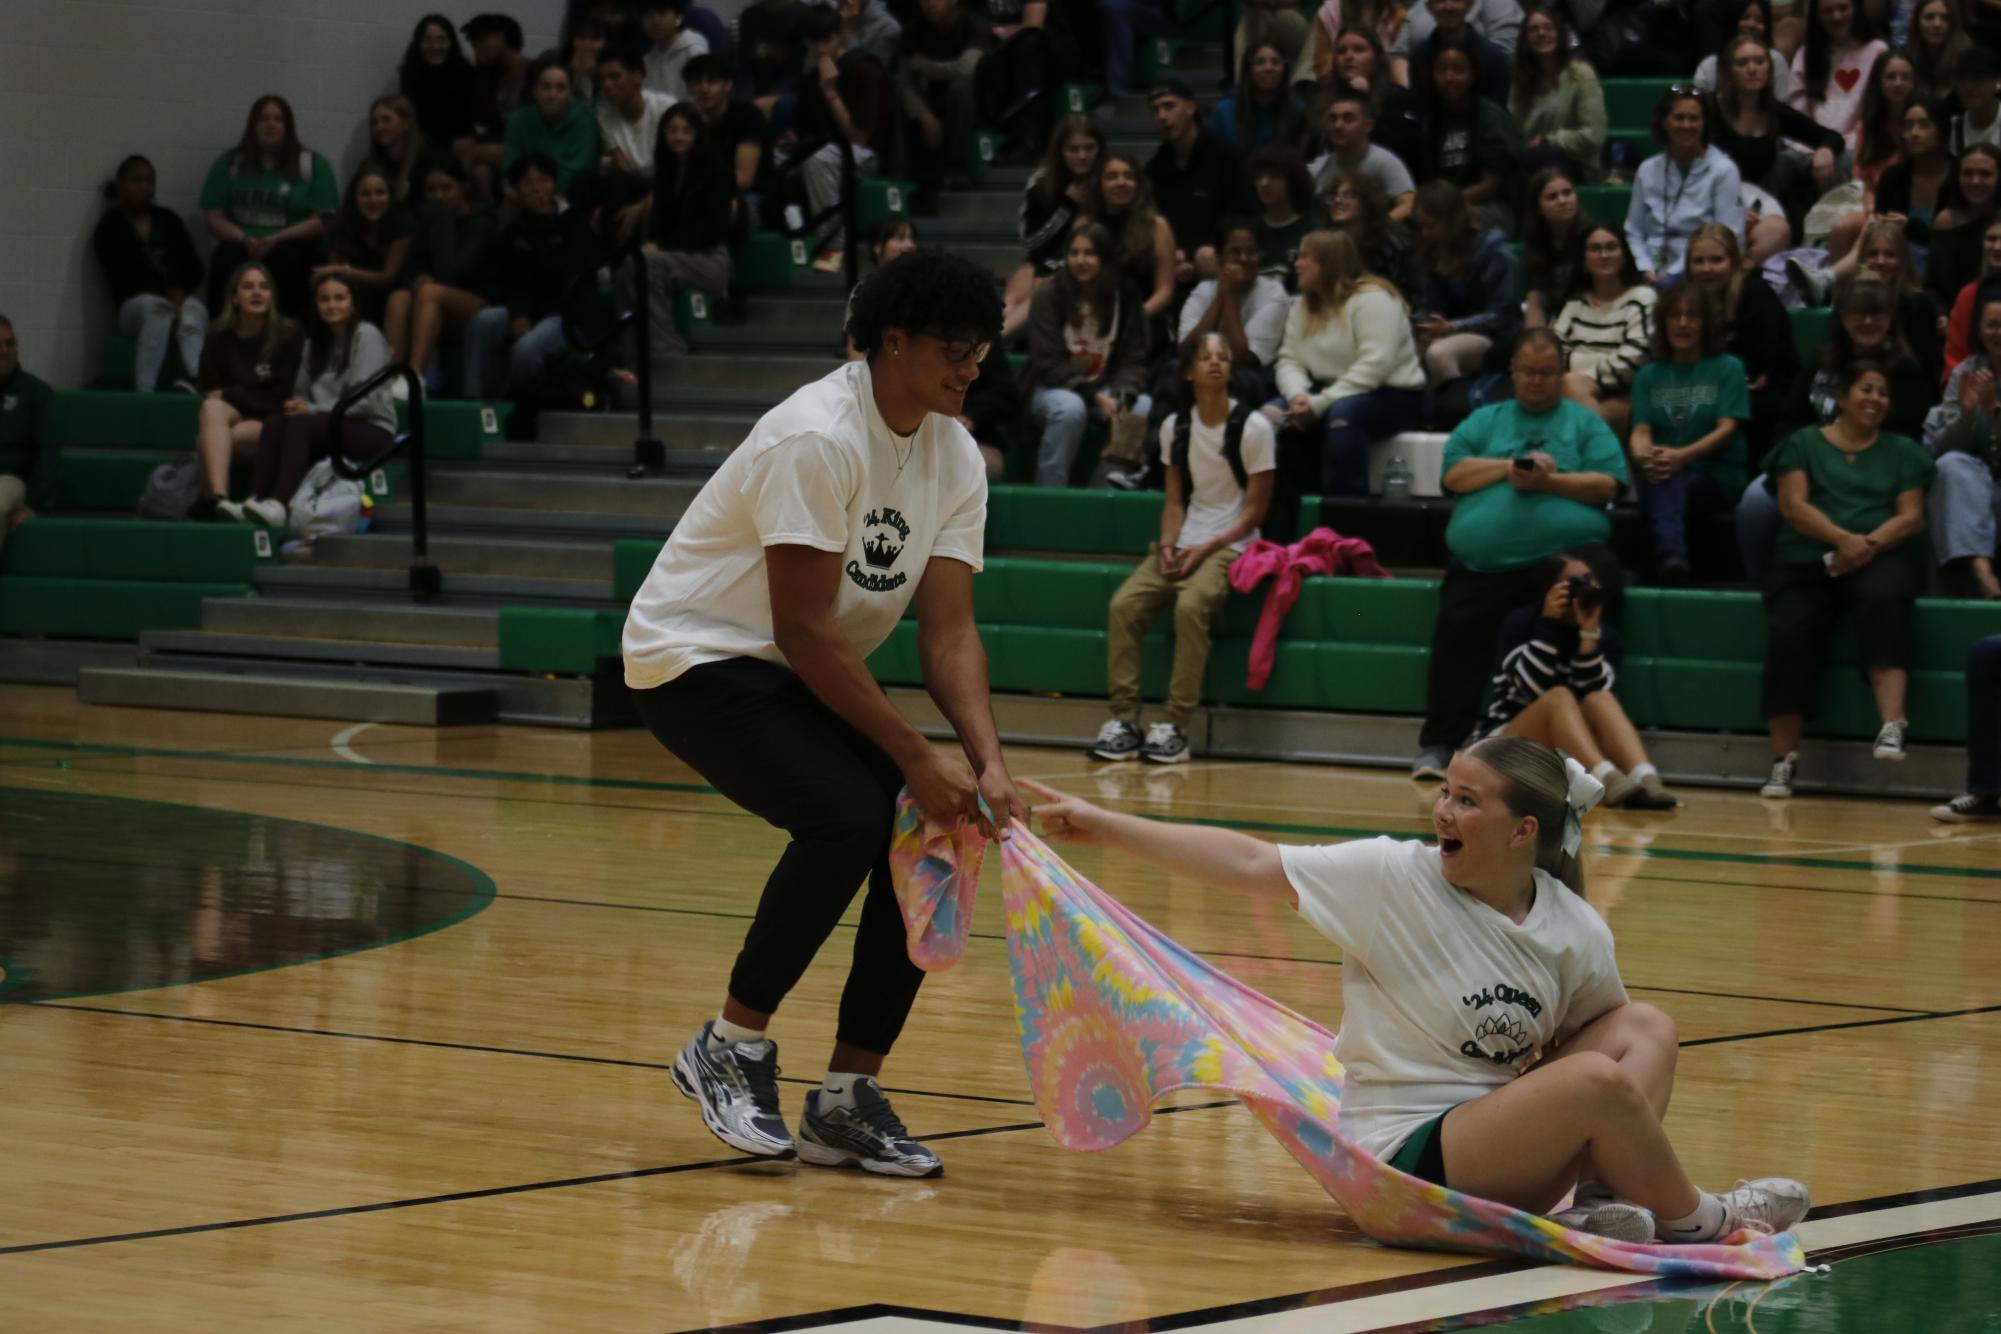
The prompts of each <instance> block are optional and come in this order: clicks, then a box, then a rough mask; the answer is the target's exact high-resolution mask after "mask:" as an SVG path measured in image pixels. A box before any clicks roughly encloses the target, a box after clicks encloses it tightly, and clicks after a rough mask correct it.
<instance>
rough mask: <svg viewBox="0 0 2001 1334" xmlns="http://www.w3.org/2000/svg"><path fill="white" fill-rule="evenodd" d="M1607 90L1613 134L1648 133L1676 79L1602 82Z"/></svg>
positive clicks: (1608, 117)
mask: <svg viewBox="0 0 2001 1334" xmlns="http://www.w3.org/2000/svg"><path fill="white" fill-rule="evenodd" d="M1599 82H1600V83H1601V84H1603V86H1604V89H1605V119H1606V121H1607V122H1608V123H1609V124H1610V125H1611V127H1612V131H1613V133H1615V134H1616V133H1619V132H1621V131H1627V130H1637V131H1639V132H1641V133H1643V134H1644V133H1649V132H1651V130H1652V127H1653V123H1654V107H1655V106H1656V105H1657V104H1658V103H1659V102H1660V100H1661V94H1662V93H1665V92H1666V91H1667V90H1668V89H1669V88H1670V87H1672V86H1673V85H1674V80H1673V79H1602V80H1600V81H1599Z"/></svg>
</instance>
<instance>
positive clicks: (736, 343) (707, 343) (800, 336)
mask: <svg viewBox="0 0 2001 1334" xmlns="http://www.w3.org/2000/svg"><path fill="white" fill-rule="evenodd" d="M692 341H693V343H694V347H695V355H696V356H697V357H704V356H710V355H719V356H733V357H743V356H746V355H776V356H785V357H827V356H831V357H833V358H834V363H835V364H836V365H839V364H840V359H841V358H842V357H845V356H846V355H847V340H846V337H845V335H844V333H843V330H842V326H841V317H840V315H839V314H838V313H836V314H835V316H834V317H833V319H832V321H831V322H830V323H828V324H827V325H826V326H825V327H824V328H813V329H803V328H801V329H794V328H786V327H779V328H759V327H756V326H753V325H748V324H718V325H715V326H714V327H712V328H707V329H698V330H696V331H695V334H694V337H693V339H692Z"/></svg>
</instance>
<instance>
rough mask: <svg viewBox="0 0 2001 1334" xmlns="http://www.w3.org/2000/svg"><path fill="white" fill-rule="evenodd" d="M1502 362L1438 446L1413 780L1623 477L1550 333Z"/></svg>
mask: <svg viewBox="0 0 2001 1334" xmlns="http://www.w3.org/2000/svg"><path fill="white" fill-rule="evenodd" d="M1426 188H1427V189H1428V188H1430V187H1429V186H1427V187H1426ZM1423 209H1424V205H1423V202H1422V201H1420V202H1419V204H1418V210H1419V213H1420V215H1421V214H1422V213H1423ZM1512 370H1513V375H1514V388H1515V396H1514V398H1513V399H1511V400H1509V401H1507V402H1502V403H1492V404H1489V405H1488V406H1486V407H1483V408H1481V409H1479V410H1478V411H1476V412H1474V413H1473V414H1472V415H1471V416H1469V417H1467V418H1466V419H1464V420H1463V421H1461V422H1460V423H1459V424H1458V425H1457V426H1456V427H1454V428H1453V431H1452V438H1451V439H1450V440H1448V441H1447V442H1446V445H1445V458H1444V469H1445V470H1444V474H1443V477H1442V479H1441V480H1442V484H1443V486H1444V488H1445V490H1446V491H1447V492H1449V493H1451V494H1452V495H1455V496H1457V497H1459V499H1458V500H1457V501H1456V502H1455V503H1454V505H1453V507H1452V520H1451V522H1450V523H1449V524H1448V525H1447V526H1446V530H1445V544H1446V546H1447V547H1448V548H1449V549H1450V551H1451V553H1452V559H1451V562H1450V563H1449V564H1447V566H1446V567H1445V580H1444V583H1443V584H1442V585H1441V586H1440V588H1439V591H1438V619H1437V621H1436V622H1435V623H1434V625H1433V628H1432V637H1431V657H1430V662H1429V666H1428V667H1427V675H1426V683H1425V720H1424V728H1423V730H1422V731H1421V732H1420V733H1419V735H1418V744H1419V746H1420V747H1421V748H1422V751H1421V753H1420V754H1419V756H1418V758H1417V761H1416V763H1415V764H1413V765H1412V766H1411V775H1412V776H1413V777H1415V778H1419V779H1428V780H1432V781H1439V780H1442V779H1443V778H1444V776H1445V766H1446V765H1447V764H1448V763H1450V762H1451V759H1452V752H1453V751H1454V750H1455V749H1456V748H1457V747H1458V746H1459V745H1460V744H1461V743H1462V742H1464V741H1465V739H1466V736H1467V734H1468V733H1470V732H1471V731H1472V730H1473V726H1474V724H1475V722H1476V721H1477V720H1478V718H1479V715H1480V695H1481V691H1482V690H1483V689H1484V688H1485V686H1486V677H1487V667H1488V664H1490V663H1491V662H1492V661H1493V652H1494V644H1495V641H1496V637H1497V635H1498V633H1499V631H1500V627H1501V622H1502V621H1503V620H1505V619H1506V618H1507V615H1508V613H1509V612H1510V611H1512V610H1514V609H1515V608H1516V607H1519V606H1522V605H1523V604H1525V603H1530V602H1533V601H1535V600H1536V599H1538V598H1540V597H1541V596H1542V591H1543V581H1542V579H1541V578H1539V577H1538V575H1537V572H1536V571H1537V567H1538V565H1539V564H1540V563H1541V562H1542V561H1543V560H1545V559H1547V558H1548V557H1550V556H1553V555H1555V554H1556V553H1557V552H1560V551H1570V552H1580V553H1581V554H1586V555H1589V554H1590V553H1589V552H1588V551H1585V550H1583V549H1584V548H1587V547H1588V546H1590V545H1591V544H1595V543H1603V542H1604V541H1605V540H1606V538H1608V537H1610V536H1611V533H1612V520H1611V518H1610V516H1609V515H1607V513H1606V506H1608V505H1610V504H1611V503H1612V500H1613V498H1614V497H1615V496H1617V495H1618V493H1619V488H1620V487H1621V486H1622V485H1624V483H1625V481H1626V456H1625V452H1624V451H1623V450H1621V449H1620V448H1619V441H1618V440H1617V438H1615V437H1614V436H1613V434H1612V432H1611V431H1610V430H1609V429H1607V427H1606V425H1605V423H1604V422H1603V421H1601V420H1599V418H1598V416H1597V415H1596V414H1595V413H1592V412H1590V411H1588V410H1586V409H1584V408H1582V407H1579V406H1578V405H1577V404H1575V403H1573V402H1571V401H1570V400H1569V399H1567V398H1565V397H1564V396H1563V344H1562V342H1561V341H1560V340H1558V338H1557V336H1556V335H1555V334H1553V333H1551V332H1549V330H1547V329H1531V330H1529V331H1528V332H1527V333H1525V334H1523V335H1522V338H1521V341H1520V343H1519V344H1517V345H1516V348H1515V355H1514V361H1513V365H1512Z"/></svg>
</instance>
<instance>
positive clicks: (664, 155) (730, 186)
mask: <svg viewBox="0 0 2001 1334" xmlns="http://www.w3.org/2000/svg"><path fill="white" fill-rule="evenodd" d="M650 156H651V157H652V159H653V210H652V214H651V219H652V220H651V222H650V223H649V224H648V229H647V234H646V244H645V245H644V246H642V247H641V251H642V253H644V254H645V256H646V280H647V292H648V295H647V310H648V312H649V313H650V318H651V320H652V340H651V341H652V347H653V355H655V356H679V355H682V354H684V353H686V352H687V350H688V341H687V340H686V339H685V338H683V337H681V334H680V331H679V330H678V329H676V328H675V327H674V298H675V294H676V293H677V292H679V291H680V290H681V289H682V288H691V289H694V290H697V291H703V292H709V293H713V294H716V295H721V294H722V293H724V292H727V291H728V290H729V286H730V278H731V276H732V275H733V273H734V272H735V266H734V263H733V261H732V260H731V258H730V240H731V238H732V237H734V236H735V235H736V233H737V193H736V177H735V176H734V175H733V174H732V173H731V171H730V167H729V164H728V163H726V162H725V161H723V158H722V155H721V154H720V153H718V152H717V151H716V149H715V145H714V144H712V143H710V142H709V131H708V125H707V123H706V122H705V121H703V119H702V115H701V113H700V112H699V111H696V110H695V109H694V108H693V107H691V106H688V105H687V104H685V103H678V104H676V105H675V106H673V107H670V108H669V109H668V111H667V114H666V115H665V116H663V117H661V119H660V142H659V144H658V146H657V147H656V148H655V149H654V151H653V152H652V154H651V155H650ZM913 244H914V242H913ZM631 275H632V269H631V267H630V266H629V265H628V266H623V267H621V268H620V269H619V271H618V274H617V280H618V282H619V283H620V284H621V290H622V291H627V290H629V288H630V284H631ZM626 299H628V300H629V299H630V297H627V298H626Z"/></svg>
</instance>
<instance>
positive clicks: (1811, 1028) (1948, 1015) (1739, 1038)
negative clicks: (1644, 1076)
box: [1681, 1005, 2001, 1047]
mask: <svg viewBox="0 0 2001 1334" xmlns="http://www.w3.org/2000/svg"><path fill="white" fill-rule="evenodd" d="M1995 1013H2001V1005H1976V1006H1972V1007H1970V1008H1968V1009H1964V1010H1936V1011H1933V1012H1932V1013H1929V1014H1899V1015H1892V1016H1890V1017H1889V1018H1887V1019H1851V1020H1848V1021H1847V1022H1846V1023H1839V1024H1808V1025H1805V1026H1803V1027H1800V1028H1771V1029H1766V1030H1765V1031H1763V1032H1760V1033H1728V1034H1724V1035H1723V1036H1721V1037H1713V1038H1691V1039H1689V1040H1688V1041H1686V1042H1684V1043H1682V1044H1681V1045H1682V1046H1683V1047H1713V1046H1717V1045H1718V1044H1720V1043H1725V1042H1754V1041H1756V1040H1758V1039H1759V1038H1789V1037H1794V1036H1797V1035H1799V1034H1801V1033H1836V1032H1841V1031H1843V1030H1845V1029H1851V1028H1881V1027H1883V1026H1884V1025H1886V1024H1921V1023H1924V1022H1926V1021H1927V1020H1931V1019H1964V1018H1966V1017H1967V1016H1968V1015H1975V1014H1995Z"/></svg>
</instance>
